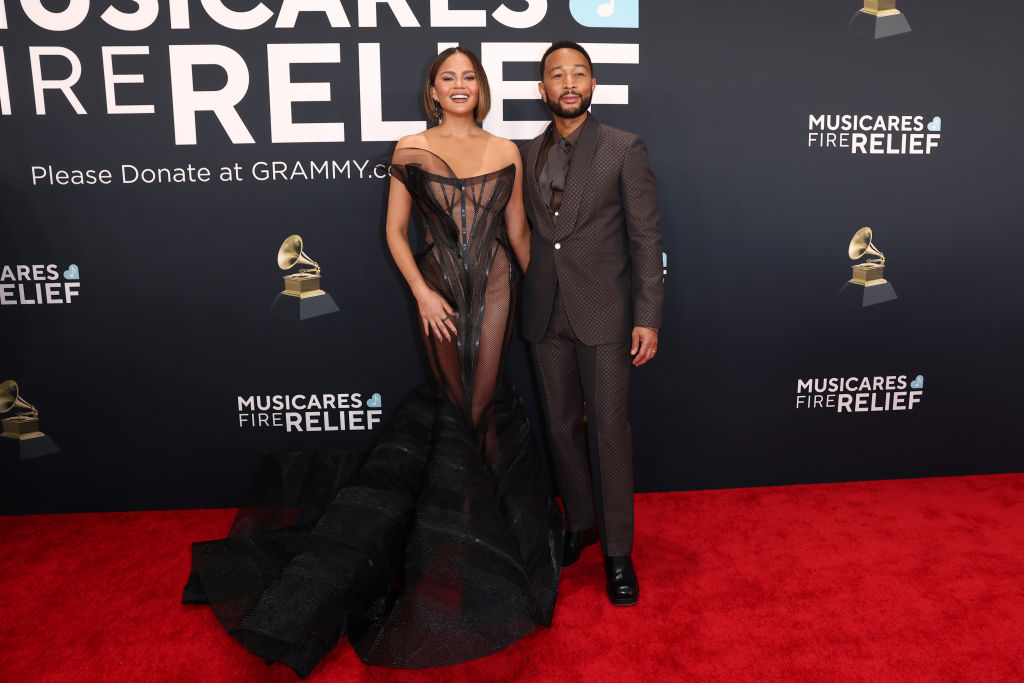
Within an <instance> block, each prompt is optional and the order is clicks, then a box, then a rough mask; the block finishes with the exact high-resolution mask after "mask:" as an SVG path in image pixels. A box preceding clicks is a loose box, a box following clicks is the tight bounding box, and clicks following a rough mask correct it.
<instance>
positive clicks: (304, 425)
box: [238, 393, 384, 432]
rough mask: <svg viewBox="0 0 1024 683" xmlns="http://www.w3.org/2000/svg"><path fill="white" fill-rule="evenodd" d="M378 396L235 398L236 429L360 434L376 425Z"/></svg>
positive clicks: (379, 416)
mask: <svg viewBox="0 0 1024 683" xmlns="http://www.w3.org/2000/svg"><path fill="white" fill-rule="evenodd" d="M381 405H382V400H381V396H380V394H378V393H374V394H372V395H371V396H370V397H369V398H367V399H365V400H364V399H363V395H362V394H358V393H354V394H273V395H262V396H256V395H253V396H239V397H238V426H239V427H240V428H242V429H245V428H250V427H256V428H259V427H269V428H273V429H284V430H285V431H286V432H362V431H368V430H372V429H373V428H374V427H375V426H376V425H377V424H379V423H380V418H381V415H382V414H383V412H384V411H383V410H382V409H381Z"/></svg>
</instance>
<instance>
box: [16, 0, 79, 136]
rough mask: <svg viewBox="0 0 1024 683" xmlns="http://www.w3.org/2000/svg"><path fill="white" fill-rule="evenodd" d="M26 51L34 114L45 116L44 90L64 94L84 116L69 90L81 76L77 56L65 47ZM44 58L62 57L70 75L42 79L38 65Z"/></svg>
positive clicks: (30, 48)
mask: <svg viewBox="0 0 1024 683" xmlns="http://www.w3.org/2000/svg"><path fill="white" fill-rule="evenodd" d="M72 4H73V3H72ZM28 51H29V55H30V57H31V61H32V88H33V91H34V92H35V97H36V114H38V115H39V116H43V115H44V114H46V101H45V99H44V94H45V91H46V90H60V91H61V92H62V93H64V97H65V99H67V101H68V103H69V104H70V105H71V107H72V108H73V109H74V110H75V113H76V114H79V115H81V114H85V107H83V106H82V103H81V102H79V101H78V97H76V96H75V93H74V92H72V90H71V87H72V86H73V85H74V84H75V83H77V82H78V79H79V78H81V76H82V62H80V61H79V60H78V55H76V54H75V53H74V52H72V51H71V50H69V49H67V48H66V47H58V46H54V47H35V46H31V47H29V49H28ZM44 56H48V57H49V56H52V57H63V58H64V59H66V60H68V62H69V63H70V64H71V75H70V76H68V77H67V78H62V79H54V80H45V79H43V75H42V65H41V64H40V59H39V58H40V57H44Z"/></svg>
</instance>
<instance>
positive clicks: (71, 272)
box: [64, 263, 79, 280]
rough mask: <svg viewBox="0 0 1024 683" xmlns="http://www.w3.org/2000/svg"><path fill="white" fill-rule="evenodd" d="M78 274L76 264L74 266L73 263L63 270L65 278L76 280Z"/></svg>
mask: <svg viewBox="0 0 1024 683" xmlns="http://www.w3.org/2000/svg"><path fill="white" fill-rule="evenodd" d="M78 276H79V273H78V266H76V265H75V264H74V263H72V264H71V265H70V266H68V269H67V270H65V271H64V279H65V280H77V279H78Z"/></svg>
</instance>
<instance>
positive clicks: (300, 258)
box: [270, 235, 338, 320]
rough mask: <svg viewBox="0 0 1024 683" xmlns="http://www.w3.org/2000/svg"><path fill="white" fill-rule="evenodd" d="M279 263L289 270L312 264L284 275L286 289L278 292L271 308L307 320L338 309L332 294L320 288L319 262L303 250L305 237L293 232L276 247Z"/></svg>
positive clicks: (282, 267) (282, 268)
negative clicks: (279, 246)
mask: <svg viewBox="0 0 1024 683" xmlns="http://www.w3.org/2000/svg"><path fill="white" fill-rule="evenodd" d="M277 265H278V267H279V268H280V269H281V270H290V269H291V268H294V267H295V266H296V265H304V266H311V267H309V268H300V269H299V271H298V272H295V273H289V274H288V275H285V276H284V291H282V292H281V293H280V294H278V295H277V298H275V299H274V303H273V304H272V305H271V307H270V310H272V311H274V312H275V313H278V314H280V315H283V316H285V317H287V318H292V319H298V320H306V319H308V318H315V317H317V316H321V315H327V314H328V313H335V312H337V311H338V304H336V303H335V302H334V299H333V298H332V297H331V295H330V294H328V293H327V292H325V291H324V290H322V289H320V265H319V264H318V263H317V262H316V261H314V260H313V259H311V258H310V257H309V255H308V254H306V252H305V251H303V250H302V237H300V236H299V235H290V236H289V237H287V238H286V239H285V241H284V243H283V244H282V245H281V248H280V249H278V250H277Z"/></svg>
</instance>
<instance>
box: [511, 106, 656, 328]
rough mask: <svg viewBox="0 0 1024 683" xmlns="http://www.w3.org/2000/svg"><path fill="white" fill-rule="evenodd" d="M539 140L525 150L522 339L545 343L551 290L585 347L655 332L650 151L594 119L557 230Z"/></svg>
mask: <svg viewBox="0 0 1024 683" xmlns="http://www.w3.org/2000/svg"><path fill="white" fill-rule="evenodd" d="M553 125H554V124H551V126H553ZM551 126H549V127H548V129H549V130H550V128H551ZM545 135H547V131H545V132H544V133H542V134H541V135H540V136H539V137H537V138H534V139H533V140H531V141H530V142H528V143H526V145H525V146H524V147H523V200H524V203H525V204H526V214H527V216H528V217H529V219H530V224H531V226H532V229H533V233H532V236H531V239H530V265H529V268H527V272H526V275H525V276H524V278H523V290H522V302H521V306H522V314H523V320H522V324H523V327H522V331H523V337H524V338H526V340H527V341H532V342H537V341H540V340H541V339H542V338H543V337H544V333H545V331H546V330H547V327H548V322H549V321H550V319H551V311H552V308H553V305H554V301H555V292H556V290H557V291H559V292H560V295H561V298H562V301H563V302H564V304H565V312H566V314H567V315H568V318H569V324H570V325H571V326H572V329H573V332H574V333H575V334H576V336H577V338H579V340H580V341H581V342H583V343H584V344H586V345H588V346H597V345H599V344H614V343H619V342H622V341H628V340H629V338H630V334H631V332H632V329H633V327H634V326H635V325H640V326H643V327H652V328H654V329H659V328H660V327H661V305H662V300H663V298H664V282H663V279H662V256H661V231H660V230H659V227H658V203H657V197H656V194H655V187H654V173H653V172H651V167H650V164H649V163H648V161H647V146H646V145H645V144H644V141H643V140H642V139H641V138H640V137H638V136H636V135H633V134H632V133H627V132H626V131H622V130H618V129H617V128H612V127H611V126H605V125H603V124H602V123H600V122H599V121H598V120H597V119H595V118H594V117H593V115H590V120H588V121H587V122H585V123H584V129H583V131H582V132H581V134H580V139H579V141H578V143H577V146H576V149H575V150H574V151H573V156H572V161H571V163H570V164H569V172H568V175H567V176H566V182H565V191H564V193H563V194H562V203H561V206H560V207H559V211H558V213H559V216H558V220H557V223H556V222H555V221H554V220H553V219H552V216H551V210H550V209H549V207H548V206H546V205H545V203H544V199H543V198H542V196H541V193H540V188H539V187H538V186H537V173H536V169H537V157H538V154H539V152H540V148H541V145H542V144H543V141H544V136H545Z"/></svg>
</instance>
